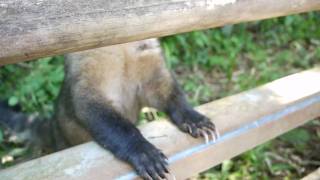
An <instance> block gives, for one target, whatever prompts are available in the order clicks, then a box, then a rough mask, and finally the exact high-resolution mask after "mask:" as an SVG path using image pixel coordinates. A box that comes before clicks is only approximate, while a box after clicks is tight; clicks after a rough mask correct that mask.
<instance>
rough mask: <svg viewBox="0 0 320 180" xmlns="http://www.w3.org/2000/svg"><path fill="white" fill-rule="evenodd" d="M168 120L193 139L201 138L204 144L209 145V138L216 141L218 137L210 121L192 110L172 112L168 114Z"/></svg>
mask: <svg viewBox="0 0 320 180" xmlns="http://www.w3.org/2000/svg"><path fill="white" fill-rule="evenodd" d="M170 118H171V120H172V121H173V123H174V124H176V125H177V126H178V128H179V129H181V130H182V131H183V132H186V133H189V134H191V136H193V137H195V138H197V137H199V136H202V137H204V138H205V140H206V143H209V137H211V138H212V140H213V141H216V140H217V139H218V138H219V136H220V135H219V132H218V130H217V129H216V127H215V125H214V124H213V123H212V122H211V121H210V119H209V118H207V117H206V116H204V115H202V114H200V113H198V112H197V111H195V110H194V109H192V108H187V109H185V110H183V111H181V110H180V111H179V110H177V111H174V112H173V113H171V114H170Z"/></svg>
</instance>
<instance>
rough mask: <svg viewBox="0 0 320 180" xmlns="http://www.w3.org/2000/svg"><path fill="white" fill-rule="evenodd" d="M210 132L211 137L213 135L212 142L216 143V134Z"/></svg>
mask: <svg viewBox="0 0 320 180" xmlns="http://www.w3.org/2000/svg"><path fill="white" fill-rule="evenodd" d="M209 132H210V135H211V138H212V141H213V142H216V140H217V138H216V135H215V133H214V132H212V131H209Z"/></svg>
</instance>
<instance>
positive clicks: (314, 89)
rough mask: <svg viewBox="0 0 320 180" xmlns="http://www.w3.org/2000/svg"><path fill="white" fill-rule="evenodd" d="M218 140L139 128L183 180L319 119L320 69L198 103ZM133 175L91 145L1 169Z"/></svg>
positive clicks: (154, 126)
mask: <svg viewBox="0 0 320 180" xmlns="http://www.w3.org/2000/svg"><path fill="white" fill-rule="evenodd" d="M198 110H199V111H201V112H202V113H204V114H206V115H207V116H208V117H210V118H211V119H212V120H213V121H214V122H215V123H216V125H217V127H218V128H219V129H220V131H221V133H222V136H221V138H220V140H219V141H218V142H217V143H210V144H208V145H205V144H204V141H203V140H202V139H194V138H192V137H190V136H189V135H186V134H185V133H182V132H180V131H179V130H177V129H176V128H175V127H174V126H173V125H172V124H171V123H169V122H168V121H164V120H163V121H155V122H152V123H149V124H146V125H144V126H142V127H140V130H141V131H142V132H143V134H144V136H145V137H146V138H147V139H148V140H149V141H150V142H152V143H153V144H155V145H156V146H157V147H158V148H160V149H162V150H163V151H164V153H165V154H166V155H168V156H169V159H170V168H171V172H172V173H173V174H174V175H175V176H176V178H177V179H185V178H187V177H190V176H192V175H194V174H196V173H198V172H201V171H203V170H206V169H208V168H210V167H212V166H214V165H216V164H218V163H220V162H222V161H223V160H225V159H229V158H231V157H234V156H236V155H238V154H240V153H242V152H244V151H246V150H248V149H250V148H252V147H254V146H256V145H258V144H261V143H263V142H265V141H267V140H269V139H272V138H274V137H276V136H278V135H280V134H282V133H284V132H286V131H288V130H290V129H293V128H295V127H297V126H299V125H301V124H303V123H305V122H307V121H308V120H310V119H312V118H315V117H318V116H320V68H317V69H313V70H309V71H305V72H302V73H298V74H295V75H291V76H288V77H285V78H282V79H280V80H277V81H274V82H271V83H269V84H267V85H264V86H262V87H259V88H257V89H253V90H250V91H247V92H243V93H240V94H238V95H234V96H230V97H227V98H224V99H221V100H218V101H215V102H212V103H208V104H205V105H202V106H200V107H199V108H198ZM134 176H135V174H134V173H133V172H132V169H131V168H130V167H129V166H128V165H127V164H125V163H122V162H120V161H118V160H117V159H115V158H114V157H113V156H112V155H111V154H110V153H108V152H106V151H105V150H103V149H102V148H100V147H99V146H98V145H96V144H95V143H94V142H89V143H86V144H83V145H80V146H76V147H73V148H70V149H67V150H64V151H61V152H57V153H54V154H52V155H48V156H45V157H42V158H39V159H35V160H32V161H29V162H27V163H24V164H20V165H17V166H15V167H12V168H9V169H5V170H2V171H0V177H1V179H6V180H20V179H24V180H28V179H30V180H43V179H47V180H50V179H52V180H56V179H68V180H71V179H77V180H79V179H96V180H99V179H116V178H118V179H132V177H134Z"/></svg>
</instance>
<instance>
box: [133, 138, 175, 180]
mask: <svg viewBox="0 0 320 180" xmlns="http://www.w3.org/2000/svg"><path fill="white" fill-rule="evenodd" d="M128 161H129V162H130V163H131V164H132V165H133V167H134V169H135V170H136V172H137V173H138V174H139V175H140V176H141V177H142V178H143V179H146V180H150V179H152V180H157V179H164V178H166V173H169V171H168V168H167V166H168V162H167V157H166V156H165V155H164V154H163V153H162V152H161V151H160V150H158V149H157V148H156V147H154V146H153V145H152V144H150V143H149V142H147V141H143V142H141V143H137V144H135V147H134V148H133V149H131V150H130V153H129V157H128Z"/></svg>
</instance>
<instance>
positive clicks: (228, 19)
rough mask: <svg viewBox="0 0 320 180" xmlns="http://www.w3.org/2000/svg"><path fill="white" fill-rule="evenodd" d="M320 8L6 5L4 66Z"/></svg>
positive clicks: (235, 1)
mask: <svg viewBox="0 0 320 180" xmlns="http://www.w3.org/2000/svg"><path fill="white" fill-rule="evenodd" d="M319 9H320V1H319V0H148V1H147V0H137V1H133V0H129V1H128V0H90V1H88V0H65V1H63V0H5V1H1V2H0V17H1V18H0V65H4V64H9V63H15V62H19V61H23V60H31V59H35V58H40V57H45V56H53V55H57V54H63V53H67V52H74V51H80V50H85V49H90V48H96V47H102V46H106V45H113V44H119V43H125V42H129V41H135V40H141V39H146V38H151V37H161V36H166V35H172V34H177V33H181V32H188V31H192V30H200V29H207V28H211V27H217V26H222V25H225V24H233V23H239V22H244V21H253V20H259V19H265V18H271V17H277V16H285V15H289V14H294V13H300V12H307V11H312V10H319Z"/></svg>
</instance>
